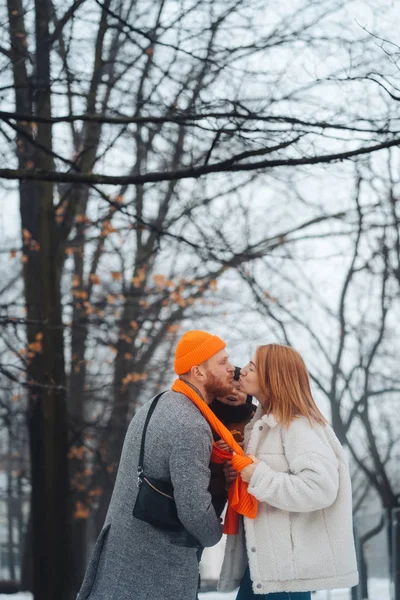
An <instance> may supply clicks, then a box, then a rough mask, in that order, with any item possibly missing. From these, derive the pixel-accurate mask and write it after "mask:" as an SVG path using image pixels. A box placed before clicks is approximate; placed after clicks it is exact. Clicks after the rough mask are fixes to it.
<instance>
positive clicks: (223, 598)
mask: <svg viewBox="0 0 400 600" xmlns="http://www.w3.org/2000/svg"><path fill="white" fill-rule="evenodd" d="M369 597H370V600H390V595H389V582H388V581H387V580H386V579H370V580H369ZM235 598H236V592H233V593H232V594H219V593H218V592H208V593H207V594H200V600H235ZM0 600H32V596H31V594H26V593H19V594H8V595H5V594H0ZM312 600H350V592H349V591H348V590H332V591H331V592H317V593H316V594H313V596H312Z"/></svg>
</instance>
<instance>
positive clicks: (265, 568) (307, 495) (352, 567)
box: [220, 344, 358, 600]
mask: <svg viewBox="0 0 400 600" xmlns="http://www.w3.org/2000/svg"><path fill="white" fill-rule="evenodd" d="M240 386H241V389H242V391H243V392H244V393H246V394H250V395H252V396H255V398H256V399H257V400H258V401H259V403H260V406H259V407H258V408H257V411H256V413H255V415H254V417H253V419H252V421H251V422H250V423H249V424H248V425H247V426H246V428H245V451H246V453H247V454H249V455H251V458H252V459H253V463H252V464H250V465H249V466H247V467H245V468H244V469H243V470H242V471H241V473H240V475H239V476H240V477H242V479H243V480H244V481H245V482H247V483H248V492H249V493H250V494H251V495H253V496H254V497H255V498H256V499H257V500H258V512H257V516H256V518H255V519H250V518H247V517H244V518H243V523H242V525H241V528H240V531H239V534H238V535H231V536H228V539H227V544H226V549H225V558H224V563H223V566H222V571H221V579H220V589H221V590H222V591H231V590H233V589H235V588H236V587H238V586H239V585H240V588H239V592H238V595H237V598H236V600H249V599H251V598H253V599H256V600H257V599H258V600H261V599H264V598H265V599H266V600H310V599H311V591H312V590H324V589H332V588H348V587H352V586H354V585H356V584H357V581H358V574H357V565H356V557H355V550H354V541H353V533H352V498H351V482H350V475H349V469H348V465H347V461H346V458H345V455H344V452H343V448H342V447H341V445H340V443H339V441H338V439H337V438H336V436H335V434H334V432H333V430H332V429H331V427H329V425H327V423H326V420H325V418H324V417H323V415H322V414H321V412H320V411H319V409H318V407H317V405H316V404H315V402H314V399H313V397H312V394H311V389H310V383H309V377H308V373H307V369H306V367H305V364H304V362H303V360H302V358H301V356H300V355H299V354H298V353H297V352H296V351H295V350H293V349H292V348H289V347H287V346H279V345H277V344H268V345H266V346H260V347H259V348H258V350H257V352H256V354H255V356H254V357H253V359H252V360H251V361H250V362H249V364H248V365H247V366H246V367H245V368H244V369H242V372H241V377H240Z"/></svg>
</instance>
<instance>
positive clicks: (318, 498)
mask: <svg viewBox="0 0 400 600" xmlns="http://www.w3.org/2000/svg"><path fill="white" fill-rule="evenodd" d="M316 427H320V426H316ZM323 435H324V434H322V436H321V435H319V434H318V433H317V432H316V430H315V429H314V428H313V427H311V426H310V425H309V424H308V423H304V422H303V423H299V422H297V423H296V422H295V423H293V424H292V425H291V426H290V427H289V429H288V430H286V436H285V437H286V439H285V441H284V454H285V458H286V460H287V462H288V465H289V472H285V473H282V472H278V471H275V470H274V469H272V468H271V467H270V466H269V465H268V455H265V456H264V457H260V458H261V460H260V463H259V464H258V465H257V467H256V469H255V471H254V473H253V476H252V478H251V479H250V482H249V488H248V491H249V493H250V494H252V495H253V496H254V497H255V498H257V500H259V502H267V503H268V504H270V505H271V506H274V507H275V508H279V509H281V510H286V511H292V512H311V511H314V510H320V509H323V508H326V507H328V506H330V505H331V504H333V503H334V501H335V500H336V497H337V494H338V490H339V463H338V459H337V457H336V455H335V453H334V451H333V449H332V448H331V446H330V445H329V442H328V441H327V440H324V439H323Z"/></svg>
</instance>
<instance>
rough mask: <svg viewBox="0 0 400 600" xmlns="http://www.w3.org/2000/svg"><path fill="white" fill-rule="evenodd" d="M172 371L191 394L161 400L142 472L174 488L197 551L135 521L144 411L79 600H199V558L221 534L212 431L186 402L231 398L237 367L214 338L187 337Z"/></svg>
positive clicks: (132, 429)
mask: <svg viewBox="0 0 400 600" xmlns="http://www.w3.org/2000/svg"><path fill="white" fill-rule="evenodd" d="M174 368H175V372H176V374H177V375H178V376H179V380H178V384H179V385H180V386H181V387H183V388H184V389H185V388H187V389H188V390H189V392H188V395H185V394H183V393H177V392H175V391H168V392H166V393H165V394H163V395H162V396H161V398H160V400H159V402H158V404H157V406H156V408H155V410H154V413H153V415H152V417H151V419H150V421H149V425H148V429H147V433H146V443H145V457H144V469H145V473H146V475H147V476H148V477H154V478H156V479H163V480H166V481H171V482H172V484H173V486H174V499H175V502H176V506H177V511H178V517H179V519H180V521H181V523H182V524H183V526H184V527H185V529H186V530H187V532H188V533H189V534H191V536H193V537H194V538H195V539H196V540H198V546H197V547H195V546H192V547H188V546H182V545H177V543H176V540H174V539H173V538H172V537H171V535H170V534H168V533H167V532H165V531H162V530H160V529H157V528H155V527H153V526H151V525H149V524H148V523H146V522H144V521H141V520H139V519H136V518H135V517H133V516H132V509H133V506H134V504H135V500H136V496H137V493H138V487H137V477H136V470H137V466H138V460H139V450H140V442H141V437H142V431H143V426H144V422H145V419H146V415H147V412H148V410H149V406H150V404H147V405H145V406H143V407H142V408H141V409H140V410H139V411H138V412H137V414H136V415H135V417H134V418H133V419H132V421H131V424H130V426H129V428H128V431H127V434H126V438H125V442H124V447H123V450H122V455H121V460H120V465H119V469H118V474H117V479H116V482H115V487H114V492H113V496H112V498H111V502H110V507H109V509H108V513H107V516H106V520H105V523H104V527H103V529H102V531H101V533H100V535H99V538H98V540H97V542H96V545H95V548H94V550H93V554H92V558H91V560H90V563H89V566H88V569H87V572H86V575H85V579H84V582H83V584H82V588H81V590H80V592H79V594H78V598H77V600H195V598H196V593H197V585H198V573H199V570H198V558H197V556H198V550H199V548H200V547H205V546H213V545H214V544H216V543H217V542H218V541H219V540H220V538H221V535H222V527H221V523H220V520H219V518H218V517H217V515H216V513H215V510H214V508H213V505H212V503H211V496H210V493H209V491H208V486H209V482H210V469H209V463H210V456H211V450H212V440H213V438H212V433H211V429H210V426H209V425H208V423H207V421H206V419H205V418H204V416H203V415H202V413H201V411H200V410H199V408H198V407H197V406H196V405H195V404H194V403H193V402H192V400H191V399H190V398H189V396H190V395H192V394H191V391H194V393H195V396H196V398H197V397H200V398H201V400H200V402H203V401H204V402H205V403H206V404H207V405H208V404H210V403H211V401H212V399H213V398H214V397H215V396H221V395H225V394H227V393H229V391H230V389H231V387H232V382H233V375H234V367H233V366H232V365H231V363H230V362H229V360H228V354H227V352H226V350H225V343H224V342H223V341H222V340H221V339H220V338H219V337H217V336H215V335H211V334H210V333H207V332H205V331H188V332H187V333H185V334H184V335H183V337H182V338H181V340H180V341H179V343H178V345H177V348H176V353H175V362H174ZM176 383H177V382H175V384H174V386H173V387H176ZM179 385H178V387H179Z"/></svg>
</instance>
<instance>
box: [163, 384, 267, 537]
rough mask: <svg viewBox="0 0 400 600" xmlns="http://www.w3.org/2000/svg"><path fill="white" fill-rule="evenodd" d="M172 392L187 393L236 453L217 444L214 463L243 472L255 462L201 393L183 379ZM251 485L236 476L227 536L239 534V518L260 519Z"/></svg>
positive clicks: (228, 516)
mask: <svg viewBox="0 0 400 600" xmlns="http://www.w3.org/2000/svg"><path fill="white" fill-rule="evenodd" d="M172 389H173V390H174V392H179V393H181V394H184V395H185V396H187V397H188V398H190V400H191V401H192V402H193V404H195V405H196V406H197V408H198V409H199V410H200V412H201V413H202V414H203V416H204V417H205V418H206V420H207V421H208V423H209V425H210V427H212V429H213V430H214V431H215V432H216V433H217V434H218V435H219V436H221V438H222V439H223V440H224V442H226V443H227V444H228V446H229V447H230V448H231V450H232V452H227V451H225V450H221V448H218V446H217V445H216V444H215V442H214V444H213V449H212V453H211V460H212V462H215V463H225V462H226V461H227V460H232V466H233V468H234V469H235V470H236V471H238V472H239V473H240V471H242V469H244V468H245V467H247V465H250V464H251V463H252V462H253V461H252V460H251V458H250V457H248V456H245V454H244V452H243V450H242V448H241V447H240V446H239V444H238V443H237V441H236V440H235V438H234V437H233V435H232V434H231V432H230V431H229V429H227V428H226V427H225V425H224V424H223V423H221V421H220V420H219V419H218V418H217V417H216V416H215V414H214V413H213V411H212V410H211V408H209V407H208V405H207V404H206V403H205V402H204V400H202V399H201V398H200V396H199V394H198V393H197V392H196V391H195V390H194V389H193V388H192V387H191V386H190V385H189V384H187V383H185V381H183V380H182V379H176V380H175V382H174V384H173V386H172ZM247 487H248V485H247V483H245V482H244V481H242V478H241V477H236V480H235V481H234V483H233V484H232V485H231V486H230V487H229V491H228V508H227V511H226V516H225V521H224V533H227V534H235V533H238V531H239V517H238V515H239V514H241V515H244V516H245V517H249V518H250V519H255V517H256V516H257V508H258V501H257V500H256V499H255V498H254V496H252V495H251V494H249V492H248V491H247Z"/></svg>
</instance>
